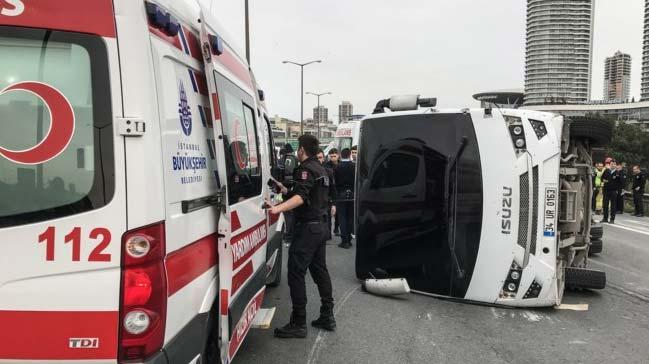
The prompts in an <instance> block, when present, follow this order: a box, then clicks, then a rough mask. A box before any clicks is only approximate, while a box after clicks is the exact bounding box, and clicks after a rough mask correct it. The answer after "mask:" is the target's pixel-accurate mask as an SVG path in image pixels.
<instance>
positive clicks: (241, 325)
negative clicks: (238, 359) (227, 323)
mask: <svg viewBox="0 0 649 364" xmlns="http://www.w3.org/2000/svg"><path fill="white" fill-rule="evenodd" d="M265 290H266V287H262V289H261V290H259V292H257V295H256V296H255V298H253V299H252V301H250V303H249V304H248V306H247V307H246V309H245V310H243V315H242V316H241V320H239V322H238V323H237V326H235V328H234V331H233V332H232V335H231V337H230V347H229V350H228V355H229V356H230V359H232V357H234V354H236V353H237V350H239V347H240V346H241V343H242V342H243V339H244V338H245V337H246V334H247V333H248V330H250V326H251V325H252V320H253V319H254V318H255V316H256V315H257V312H259V309H260V308H261V303H262V302H263V301H264V292H265Z"/></svg>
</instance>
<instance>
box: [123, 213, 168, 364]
mask: <svg viewBox="0 0 649 364" xmlns="http://www.w3.org/2000/svg"><path fill="white" fill-rule="evenodd" d="M164 231H165V226H164V223H159V224H155V225H151V226H147V227H143V228H139V229H136V230H132V231H129V232H127V233H126V234H124V236H123V237H122V286H121V292H122V294H121V303H120V336H119V337H120V342H119V359H120V360H129V361H130V360H142V359H145V358H147V357H149V356H151V355H152V354H154V353H156V352H158V351H159V350H160V349H161V348H162V344H163V342H164V330H165V317H166V310H167V277H166V272H165V266H164V259H165V255H166V251H165V233H164Z"/></svg>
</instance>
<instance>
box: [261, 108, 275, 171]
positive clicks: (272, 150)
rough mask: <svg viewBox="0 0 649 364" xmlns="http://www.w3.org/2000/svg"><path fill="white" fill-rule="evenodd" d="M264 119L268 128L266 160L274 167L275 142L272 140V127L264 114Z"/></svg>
mask: <svg viewBox="0 0 649 364" xmlns="http://www.w3.org/2000/svg"><path fill="white" fill-rule="evenodd" d="M264 121H265V122H266V127H267V128H268V155H269V156H268V160H269V162H270V166H271V167H274V166H276V165H277V154H276V153H275V142H274V141H273V127H272V126H271V125H270V120H268V117H267V116H266V115H264Z"/></svg>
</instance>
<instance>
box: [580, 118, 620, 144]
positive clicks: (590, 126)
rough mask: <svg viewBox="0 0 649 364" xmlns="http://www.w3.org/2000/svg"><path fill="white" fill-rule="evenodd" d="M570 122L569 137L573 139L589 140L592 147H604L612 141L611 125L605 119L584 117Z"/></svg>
mask: <svg viewBox="0 0 649 364" xmlns="http://www.w3.org/2000/svg"><path fill="white" fill-rule="evenodd" d="M570 120H571V123H570V137H571V138H573V139H577V138H584V139H589V140H590V141H591V146H592V147H604V146H606V145H608V144H609V143H610V142H611V139H613V124H612V123H611V122H609V121H608V120H606V119H602V118H593V117H585V116H584V117H572V118H570Z"/></svg>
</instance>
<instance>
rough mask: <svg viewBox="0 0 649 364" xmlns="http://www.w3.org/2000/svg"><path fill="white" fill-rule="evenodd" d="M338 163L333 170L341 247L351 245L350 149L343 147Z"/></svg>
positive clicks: (352, 173) (353, 167) (352, 171)
mask: <svg viewBox="0 0 649 364" xmlns="http://www.w3.org/2000/svg"><path fill="white" fill-rule="evenodd" d="M340 157H341V160H340V163H339V164H338V167H336V169H335V170H334V179H335V180H336V191H337V192H338V198H337V199H336V214H337V215H338V219H339V222H340V236H341V239H342V242H341V243H340V245H338V246H339V247H341V248H345V249H349V248H351V247H352V230H353V228H354V180H355V177H356V176H355V174H356V165H355V164H354V162H352V161H351V159H350V158H351V151H350V150H349V149H343V150H342V151H341V152H340Z"/></svg>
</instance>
